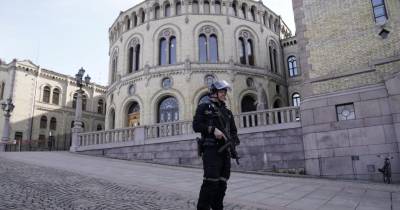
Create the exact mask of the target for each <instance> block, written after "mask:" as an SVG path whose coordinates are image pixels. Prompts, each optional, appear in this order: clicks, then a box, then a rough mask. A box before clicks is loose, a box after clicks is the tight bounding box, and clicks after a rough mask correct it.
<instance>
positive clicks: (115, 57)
mask: <svg viewBox="0 0 400 210" xmlns="http://www.w3.org/2000/svg"><path fill="white" fill-rule="evenodd" d="M117 66H118V50H116V51H115V52H114V54H113V56H112V59H111V83H114V82H115V80H116V79H117Z"/></svg>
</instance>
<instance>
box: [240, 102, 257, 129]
mask: <svg viewBox="0 0 400 210" xmlns="http://www.w3.org/2000/svg"><path fill="white" fill-rule="evenodd" d="M256 110H257V106H256V100H255V99H254V97H252V96H251V95H245V96H244V97H243V99H242V101H241V111H242V112H253V111H256ZM242 119H243V126H244V127H253V126H257V124H258V121H257V116H256V115H253V114H250V115H248V116H247V117H245V116H243V118H242Z"/></svg>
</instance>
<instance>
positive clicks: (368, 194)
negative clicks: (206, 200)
mask: <svg viewBox="0 0 400 210" xmlns="http://www.w3.org/2000/svg"><path fill="white" fill-rule="evenodd" d="M6 161H17V162H21V163H24V164H28V165H32V166H35V167H43V168H47V169H49V168H50V169H57V170H62V171H67V172H71V173H77V174H79V175H83V176H85V177H92V178H96V179H102V180H107V181H109V182H112V183H116V184H118V185H119V186H130V185H135V186H143V187H145V188H146V189H153V190H154V191H156V192H162V193H164V194H178V195H182V196H184V197H186V198H187V199H189V200H190V201H188V202H191V203H193V202H195V201H196V199H197V196H198V192H199V188H200V185H201V182H202V171H201V170H200V169H195V168H182V167H173V166H164V165H155V164H149V163H142V162H134V161H124V160H115V159H107V158H101V157H92V156H85V155H76V154H71V153H68V152H11V153H10V152H7V153H0V162H6ZM2 176H4V174H3V175H2ZM32 177H33V179H36V178H35V177H34V176H33V175H32ZM37 179H39V177H37ZM0 202H1V200H0ZM225 203H227V204H232V205H230V206H231V207H232V209H307V210H309V209H332V210H333V209H335V210H339V209H366V210H373V209H377V210H378V209H379V210H384V209H388V210H389V209H400V186H399V185H385V184H381V183H367V182H354V181H341V180H325V179H315V178H292V177H279V176H269V175H257V174H244V173H232V175H231V179H230V180H229V182H228V192H227V196H226V200H225ZM233 204H235V205H237V208H234V207H235V205H233ZM194 205H195V204H192V206H194ZM0 207H1V206H0ZM154 209H157V208H156V207H155V208H154Z"/></svg>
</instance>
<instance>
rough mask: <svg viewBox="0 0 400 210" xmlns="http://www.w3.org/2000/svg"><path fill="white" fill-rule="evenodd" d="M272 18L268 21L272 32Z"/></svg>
mask: <svg viewBox="0 0 400 210" xmlns="http://www.w3.org/2000/svg"><path fill="white" fill-rule="evenodd" d="M272 18H273V17H272V16H270V17H269V19H268V27H269V28H270V29H271V30H272Z"/></svg>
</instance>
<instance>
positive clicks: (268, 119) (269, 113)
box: [235, 107, 300, 129]
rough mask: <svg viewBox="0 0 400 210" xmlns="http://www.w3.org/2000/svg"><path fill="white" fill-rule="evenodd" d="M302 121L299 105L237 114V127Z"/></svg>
mask: <svg viewBox="0 0 400 210" xmlns="http://www.w3.org/2000/svg"><path fill="white" fill-rule="evenodd" d="M297 121H300V115H299V108H298V107H285V108H277V109H267V110H261V111H253V112H245V113H240V114H237V115H235V123H236V126H237V128H238V129H239V128H248V127H258V126H267V125H275V124H281V123H291V122H297Z"/></svg>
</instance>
